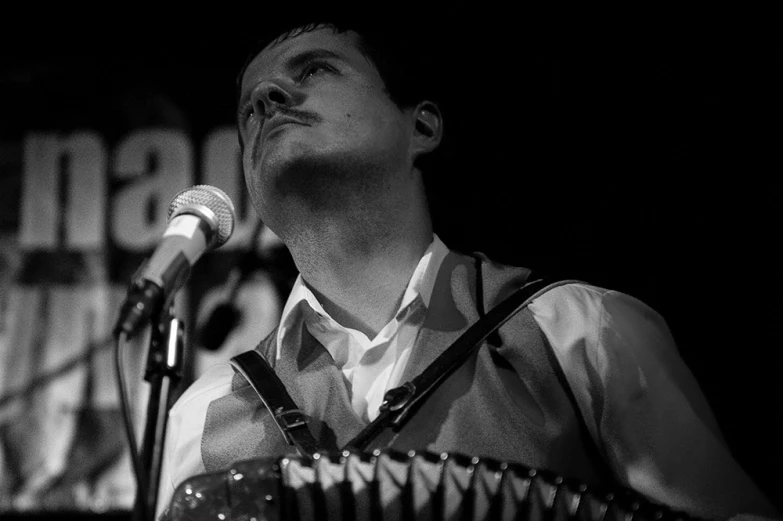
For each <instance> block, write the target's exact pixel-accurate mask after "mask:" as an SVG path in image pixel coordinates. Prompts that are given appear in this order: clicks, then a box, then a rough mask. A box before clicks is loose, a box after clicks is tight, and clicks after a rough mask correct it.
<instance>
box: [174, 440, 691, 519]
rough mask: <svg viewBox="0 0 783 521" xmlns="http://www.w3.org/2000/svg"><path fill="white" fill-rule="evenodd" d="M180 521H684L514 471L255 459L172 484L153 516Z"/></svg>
mask: <svg viewBox="0 0 783 521" xmlns="http://www.w3.org/2000/svg"><path fill="white" fill-rule="evenodd" d="M161 519H162V520H166V521H174V520H179V521H184V520H194V521H195V520H199V521H201V520H213V519H214V520H219V521H230V520H234V521H237V520H243V521H250V520H256V521H262V520H270V521H271V520H290V521H306V520H352V521H361V520H405V521H412V520H414V519H415V520H447V519H448V520H480V519H486V520H512V519H519V520H530V521H561V520H563V521H565V520H578V521H647V520H650V521H653V520H654V521H674V520H683V521H685V520H690V519H694V518H692V517H690V516H689V515H687V514H685V513H682V512H676V511H673V510H671V509H669V508H667V507H665V506H662V505H658V504H654V503H652V502H650V501H649V500H646V499H644V498H643V497H642V496H641V495H639V494H637V493H635V492H633V491H631V490H628V489H621V490H616V491H610V490H607V489H602V488H596V487H593V486H587V485H585V484H582V483H579V482H577V481H574V480H572V479H569V478H563V477H561V476H558V475H556V474H554V473H552V472H549V471H546V470H536V469H532V468H530V467H526V466H524V465H521V464H517V463H507V462H502V461H497V460H491V459H483V458H477V457H470V456H465V455H461V454H449V453H443V454H435V453H431V452H409V453H401V452H394V451H384V452H381V451H375V452H373V453H372V454H367V453H352V452H347V451H345V452H342V453H337V454H323V453H321V454H316V455H315V457H314V458H313V459H312V460H311V459H309V458H304V457H299V456H288V457H280V458H274V459H258V460H249V461H244V462H239V463H236V464H235V465H234V466H233V467H232V468H230V469H228V470H225V471H222V472H218V473H211V474H203V475H199V476H194V477H192V478H190V479H189V480H187V481H185V482H184V483H182V484H181V485H180V486H179V487H178V488H177V490H176V491H175V493H174V496H173V498H172V501H171V503H170V504H169V506H168V508H167V510H166V511H165V512H164V514H163V516H162V517H161Z"/></svg>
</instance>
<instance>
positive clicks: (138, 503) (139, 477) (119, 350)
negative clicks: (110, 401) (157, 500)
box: [114, 332, 149, 521]
mask: <svg viewBox="0 0 783 521" xmlns="http://www.w3.org/2000/svg"><path fill="white" fill-rule="evenodd" d="M127 337H128V335H127V333H125V332H121V333H120V334H119V335H117V336H116V337H115V344H114V369H115V372H116V376H117V387H118V389H119V395H120V409H121V410H122V420H123V422H122V423H123V426H124V427H125V437H126V438H127V440H128V445H129V449H130V458H131V465H132V467H133V475H134V477H135V478H136V499H135V501H134V504H135V510H136V512H140V513H141V519H140V521H147V520H148V516H149V513H148V512H147V496H148V489H149V487H148V485H147V475H146V474H145V472H144V468H143V466H142V463H141V456H140V455H139V449H138V445H137V443H136V433H135V431H134V430H133V417H132V412H131V405H130V400H129V398H128V391H127V388H126V381H125V369H124V356H123V351H124V349H123V347H124V346H126V345H127V344H128V338H127ZM136 519H138V518H136Z"/></svg>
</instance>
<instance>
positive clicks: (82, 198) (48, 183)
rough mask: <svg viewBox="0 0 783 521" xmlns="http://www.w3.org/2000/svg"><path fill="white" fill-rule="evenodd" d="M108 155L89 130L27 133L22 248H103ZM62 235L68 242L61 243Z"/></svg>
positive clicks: (20, 237)
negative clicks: (58, 133) (64, 133)
mask: <svg viewBox="0 0 783 521" xmlns="http://www.w3.org/2000/svg"><path fill="white" fill-rule="evenodd" d="M106 156H107V152H106V147H105V146H104V144H103V140H102V139H101V138H100V137H99V136H97V135H96V134H94V133H91V132H77V133H74V134H71V135H69V136H64V137H60V136H58V135H56V134H35V133H33V134H28V135H27V136H25V139H24V155H23V167H22V168H23V176H22V203H21V224H20V230H19V242H20V245H21V247H22V248H24V249H28V250H30V249H43V250H55V249H58V248H59V247H62V246H64V247H65V248H67V249H77V250H79V249H81V250H84V249H97V248H100V247H102V246H103V244H104V242H105V228H104V227H105V225H104V223H105V222H106ZM61 187H64V188H61ZM63 192H64V193H63ZM63 219H64V222H63ZM61 231H62V236H61ZM62 239H64V241H65V244H64V245H61V244H59V243H60V241H61V240H62Z"/></svg>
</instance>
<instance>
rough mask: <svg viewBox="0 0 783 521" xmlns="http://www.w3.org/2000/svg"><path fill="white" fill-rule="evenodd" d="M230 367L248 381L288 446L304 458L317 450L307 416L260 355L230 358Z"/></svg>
mask: <svg viewBox="0 0 783 521" xmlns="http://www.w3.org/2000/svg"><path fill="white" fill-rule="evenodd" d="M231 365H232V366H233V367H234V369H236V370H237V371H238V372H239V373H241V374H242V376H244V377H245V379H247V381H248V382H250V385H251V386H252V387H253V389H255V391H256V393H257V394H258V396H259V397H260V398H261V401H262V402H263V403H264V405H265V406H266V408H267V409H268V410H269V412H270V413H272V417H273V418H274V420H275V423H276V424H277V426H278V427H279V428H280V432H282V433H283V436H285V439H286V441H287V442H288V444H289V445H292V446H294V447H296V449H297V450H298V451H299V453H300V454H301V455H302V456H305V457H308V458H309V457H312V455H313V454H315V453H316V452H318V451H319V450H320V447H319V446H318V442H317V441H316V439H315V437H314V436H313V434H312V433H311V432H310V429H309V428H308V427H307V416H305V414H304V413H303V412H302V411H301V409H299V408H298V407H297V406H296V403H294V400H293V399H292V398H291V396H290V395H289V394H288V390H287V389H286V388H285V385H283V382H281V381H280V378H278V376H277V374H276V373H275V371H274V370H273V369H272V367H270V365H269V362H267V361H266V358H264V357H263V356H262V355H261V353H259V352H258V351H255V350H253V351H247V352H244V353H242V354H239V355H237V356H235V357H233V358H232V359H231Z"/></svg>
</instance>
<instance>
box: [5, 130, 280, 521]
mask: <svg viewBox="0 0 783 521" xmlns="http://www.w3.org/2000/svg"><path fill="white" fill-rule="evenodd" d="M2 151H3V160H2V175H3V182H4V185H5V186H6V187H16V190H15V191H14V190H12V192H11V193H13V194H15V197H13V198H10V197H5V198H4V202H5V203H6V204H5V205H4V207H3V208H2V217H3V219H2V221H0V222H2V223H3V224H4V226H3V228H2V229H0V512H17V511H19V512H28V511H37V512H41V511H66V510H67V511H74V510H76V511H96V512H100V511H109V510H128V509H130V508H131V507H132V502H133V498H134V493H135V484H134V481H133V478H132V475H131V469H130V460H129V457H128V454H129V453H128V449H127V447H128V445H127V440H126V438H125V433H124V430H123V426H122V420H121V418H122V416H121V411H120V408H119V398H118V391H117V382H116V378H115V371H114V361H113V342H112V338H111V336H110V335H111V330H112V328H113V326H114V321H115V320H116V316H117V311H118V309H119V306H120V304H121V302H122V299H123V298H124V295H125V292H126V288H127V285H128V282H129V281H130V280H131V277H132V274H133V273H134V271H135V270H136V269H137V268H138V267H139V265H140V264H141V263H142V261H143V260H144V258H145V257H146V256H148V255H149V254H150V253H151V251H152V249H153V248H154V246H155V245H156V244H157V242H158V240H159V239H160V237H161V235H162V233H163V231H164V229H165V227H166V224H167V211H168V205H169V202H170V200H171V198H172V197H173V196H174V195H175V194H176V193H177V192H179V191H181V190H183V189H185V188H188V187H190V186H192V185H194V184H210V185H213V186H217V187H219V188H221V189H222V190H224V191H225V192H226V193H227V194H229V196H230V197H231V199H232V201H234V203H235V205H236V207H237V210H238V212H237V213H238V215H237V222H236V227H235V232H234V235H233V236H232V238H231V239H230V240H229V242H228V243H227V244H226V245H224V246H223V247H221V248H220V249H219V250H217V251H215V252H210V253H208V254H206V255H205V256H204V257H203V258H202V259H201V261H199V264H198V265H197V266H196V267H195V268H194V269H193V271H192V273H191V277H190V280H189V283H188V285H187V286H186V288H184V289H183V290H182V291H181V292H180V293H179V294H178V295H177V299H176V309H177V315H178V316H179V318H182V319H183V320H185V323H186V324H187V327H186V346H185V351H186V362H185V374H184V379H183V382H182V383H181V384H180V385H179V387H178V388H177V391H176V393H175V397H176V396H178V394H180V393H181V392H182V391H183V390H184V389H185V387H186V386H187V385H188V384H189V383H191V382H192V381H193V379H195V378H196V377H198V376H199V375H200V374H201V373H202V372H203V371H204V370H205V369H206V368H207V367H209V366H210V365H212V364H215V363H220V362H224V361H227V360H228V358H230V357H231V356H233V355H234V354H237V353H239V352H241V351H244V350H247V349H251V348H252V347H254V346H255V345H256V343H258V342H259V341H260V340H261V339H262V338H263V337H264V336H265V335H266V334H268V333H269V332H270V331H271V330H272V329H273V328H274V326H275V325H276V324H277V320H278V318H279V315H280V313H281V311H282V301H283V299H284V298H285V297H286V292H287V290H288V289H290V284H291V283H292V282H293V276H294V272H293V269H292V263H291V262H290V258H289V257H288V256H287V252H286V251H285V250H284V248H283V247H282V244H281V243H280V241H279V239H277V237H276V236H275V235H274V234H273V233H272V232H271V231H270V230H268V229H267V228H265V227H264V226H263V225H262V224H260V223H258V221H257V218H256V217H255V215H254V213H253V210H252V208H251V207H250V205H249V204H248V203H247V200H246V195H245V190H244V184H243V180H242V176H241V171H240V167H239V158H238V154H239V152H238V144H237V139H236V133H235V132H234V130H233V129H232V128H230V127H216V128H213V129H210V130H208V131H207V132H206V133H204V134H203V135H202V136H201V137H193V135H192V134H190V133H188V132H186V131H185V130H182V129H179V128H177V127H176V126H175V127H170V126H153V127H144V126H141V127H138V128H133V129H132V130H129V131H128V132H126V133H124V134H123V135H122V136H121V137H120V138H118V139H112V138H109V137H107V135H106V134H104V133H102V132H101V130H100V129H74V130H65V131H50V130H46V131H36V130H34V129H33V130H28V131H25V132H24V134H23V135H22V136H21V138H20V139H19V140H6V141H3V143H2ZM221 306H222V307H223V308H225V307H226V306H230V307H231V309H232V311H233V313H234V315H235V318H236V320H235V321H234V322H232V323H231V324H229V325H228V328H227V330H226V331H223V332H222V333H221V334H220V340H219V342H218V343H217V344H216V343H215V341H214V340H213V341H212V344H211V345H209V346H206V347H204V346H201V345H200V343H201V339H202V338H205V337H206V332H205V329H204V328H205V326H206V324H207V323H208V322H209V321H210V317H211V315H212V314H213V313H214V312H215V310H216V309H217V308H219V307H221ZM218 325H220V324H218ZM213 326H214V324H213ZM147 351H148V335H147V334H142V335H138V336H137V337H136V338H134V339H133V340H132V341H131V342H129V344H128V345H126V346H124V348H123V352H124V359H125V363H126V378H127V382H128V386H129V391H130V396H131V400H132V403H133V408H134V410H133V415H134V420H135V428H136V433H137V438H138V439H139V440H140V439H141V433H142V432H143V426H144V421H145V410H146V405H147V403H146V398H147V394H148V384H147V383H146V382H145V381H144V378H143V373H144V366H145V363H146V356H147Z"/></svg>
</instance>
